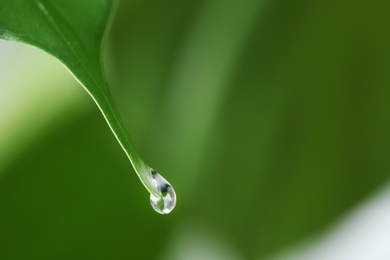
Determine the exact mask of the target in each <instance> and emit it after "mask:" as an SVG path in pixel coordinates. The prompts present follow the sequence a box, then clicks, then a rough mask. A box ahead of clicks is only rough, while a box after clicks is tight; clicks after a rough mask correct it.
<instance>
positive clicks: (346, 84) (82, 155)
mask: <svg viewBox="0 0 390 260" xmlns="http://www.w3.org/2000/svg"><path fill="white" fill-rule="evenodd" d="M389 8H390V4H389V3H388V2H387V1H383V0H382V1H379V0H374V1H349V0H343V1H335V2H333V1H309V0H299V1H282V0H273V1H270V0H268V1H267V0H262V1H260V0H245V1H237V0H228V1H226V0H203V1H201V0H189V1H171V0H167V1H156V0H148V1H139V0H132V1H121V3H120V4H119V6H118V9H117V11H116V12H117V13H116V16H115V19H114V23H113V26H112V28H111V31H110V34H109V37H108V41H107V44H106V48H105V51H106V63H105V64H106V70H107V74H108V79H109V82H110V86H111V89H112V92H113V95H114V98H115V100H116V102H117V105H118V107H119V110H120V112H121V115H122V116H123V118H124V121H125V123H126V125H127V127H128V129H129V132H130V134H131V136H132V138H133V141H134V143H135V145H136V147H137V148H138V150H139V153H140V154H141V155H142V157H143V158H144V159H145V160H146V161H147V162H148V164H150V165H151V166H152V167H153V168H155V169H156V170H157V171H159V172H160V173H161V174H162V175H164V176H165V177H166V178H167V179H168V180H169V181H170V182H171V184H172V185H173V186H174V187H175V190H176V193H177V196H178V203H177V206H176V208H175V210H174V211H173V212H172V213H171V214H169V215H165V216H162V215H159V214H157V213H155V212H154V211H153V209H152V208H151V206H150V204H149V195H148V193H147V192H146V190H145V189H144V188H143V186H142V185H141V183H140V182H139V180H138V179H137V176H136V174H135V173H134V171H133V169H132V168H131V165H130V163H129V161H128V159H127V158H126V156H125V154H124V153H123V152H122V150H121V148H120V146H119V145H118V143H117V142H116V140H115V138H114V136H113V135H112V133H111V132H110V130H109V128H108V127H107V125H106V123H105V121H104V119H103V117H102V116H101V114H100V112H99V110H98V108H97V107H96V106H95V104H94V103H93V101H92V99H91V98H90V97H89V96H88V95H87V93H85V91H84V90H83V89H82V87H81V86H79V85H78V84H77V83H76V81H75V80H74V79H72V78H71V76H70V75H69V73H68V72H67V71H66V69H65V68H63V67H62V65H61V64H60V63H59V62H58V61H56V60H54V59H53V58H51V57H49V56H48V55H47V54H45V53H43V52H41V51H39V50H37V49H35V48H33V47H29V46H25V45H21V44H15V43H8V42H5V41H0V55H1V56H0V86H1V87H0V116H1V117H0V131H1V132H0V142H1V143H0V149H1V150H0V160H1V161H0V259H4V260H8V259H266V258H267V257H271V256H273V255H277V254H279V253H280V252H284V250H286V249H287V248H290V247H292V246H294V245H297V244H299V243H301V242H302V241H310V240H311V239H312V238H313V237H314V236H321V234H322V233H323V232H325V231H326V230H327V229H328V228H329V227H330V226H331V225H333V224H334V223H335V221H337V220H338V219H339V218H340V217H342V216H344V214H346V213H347V212H349V210H350V209H353V208H355V207H359V205H360V203H361V201H364V200H365V199H366V198H367V196H369V195H371V194H372V193H373V192H374V191H376V190H377V189H378V188H380V187H382V185H383V184H384V183H385V182H386V181H387V180H388V179H389V177H390V163H389V157H390V152H389V147H390V135H389V133H390V116H389V115H390V88H389V86H390V73H389V71H390V70H389V69H390V48H389V46H390V33H389V32H390V19H389V16H388V10H390V9H389ZM389 205H390V204H389ZM293 258H294V257H293V256H291V257H288V256H287V259H293ZM340 259H341V258H340Z"/></svg>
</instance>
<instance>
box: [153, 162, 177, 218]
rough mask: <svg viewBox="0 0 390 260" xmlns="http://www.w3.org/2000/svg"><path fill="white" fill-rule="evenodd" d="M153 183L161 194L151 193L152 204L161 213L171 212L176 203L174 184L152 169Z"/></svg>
mask: <svg viewBox="0 0 390 260" xmlns="http://www.w3.org/2000/svg"><path fill="white" fill-rule="evenodd" d="M151 175H152V183H153V185H154V187H155V189H156V191H157V193H158V194H159V196H158V197H156V196H155V195H153V194H150V204H152V207H153V209H154V210H155V211H157V212H158V213H160V214H168V213H170V212H171V211H172V210H173V208H174V207H175V205H176V193H175V190H174V189H173V187H172V185H171V184H170V183H169V182H168V181H167V180H166V179H164V177H162V176H161V175H160V174H159V173H158V172H156V171H155V170H153V169H152V170H151Z"/></svg>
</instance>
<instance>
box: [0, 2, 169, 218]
mask: <svg viewBox="0 0 390 260" xmlns="http://www.w3.org/2000/svg"><path fill="white" fill-rule="evenodd" d="M115 5H116V1H113V0H89V1H78V0H55V1H54V0H53V1H50V0H33V1H32V0H20V1H14V0H0V38H3V39H6V40H11V41H18V42H24V43H27V44H30V45H33V46H36V47H38V48H40V49H42V50H44V51H46V52H47V53H50V54H51V55H53V56H54V57H56V58H58V59H59V60H60V61H61V62H62V63H63V64H64V65H65V66H66V67H67V68H68V70H69V71H70V72H71V73H72V74H73V75H74V77H75V78H76V79H77V80H78V81H79V82H80V84H81V85H82V86H83V87H84V88H85V90H86V91H87V92H88V93H89V94H90V96H91V97H92V98H93V100H94V101H95V103H96V104H97V106H98V107H99V109H100V110H101V112H102V114H103V116H104V118H105V119H106V121H107V123H108V125H109V126H110V128H111V130H112V132H113V133H114V135H115V137H116V138H117V140H118V142H119V144H120V145H121V147H122V148H123V150H124V151H125V153H126V155H127V156H128V158H129V159H130V162H131V163H132V165H133V167H134V169H135V171H136V173H137V174H138V176H139V178H140V180H141V182H142V183H143V184H144V186H145V187H146V189H147V190H148V191H149V192H150V193H151V195H152V196H153V199H156V197H157V199H163V198H164V197H165V196H163V195H162V193H161V191H160V189H161V187H159V186H158V185H157V184H156V180H155V178H156V177H155V175H153V174H152V172H153V170H152V169H151V168H150V167H149V166H148V165H147V164H145V163H144V161H143V160H142V159H141V157H140V156H139V155H138V154H137V152H136V150H135V149H134V145H133V143H132V141H131V139H130V136H129V134H128V132H127V130H126V128H125V126H124V124H123V122H122V119H121V117H120V115H119V113H118V111H117V108H116V106H115V104H114V101H113V99H112V97H111V94H110V91H109V88H108V86H107V83H106V79H105V76H104V72H103V69H102V57H101V46H102V41H103V39H104V35H105V32H106V31H107V30H106V29H107V27H108V25H109V24H110V18H111V13H112V10H113V8H114V6H115ZM162 180H164V181H165V179H162ZM167 185H169V184H168V183H167ZM171 195H172V196H175V194H174V193H173V194H171ZM164 202H166V201H164ZM173 206H174V205H173ZM172 208H173V207H172ZM172 208H171V209H172ZM169 211H170V210H169ZM160 213H161V212H160ZM165 213H168V212H165Z"/></svg>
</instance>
